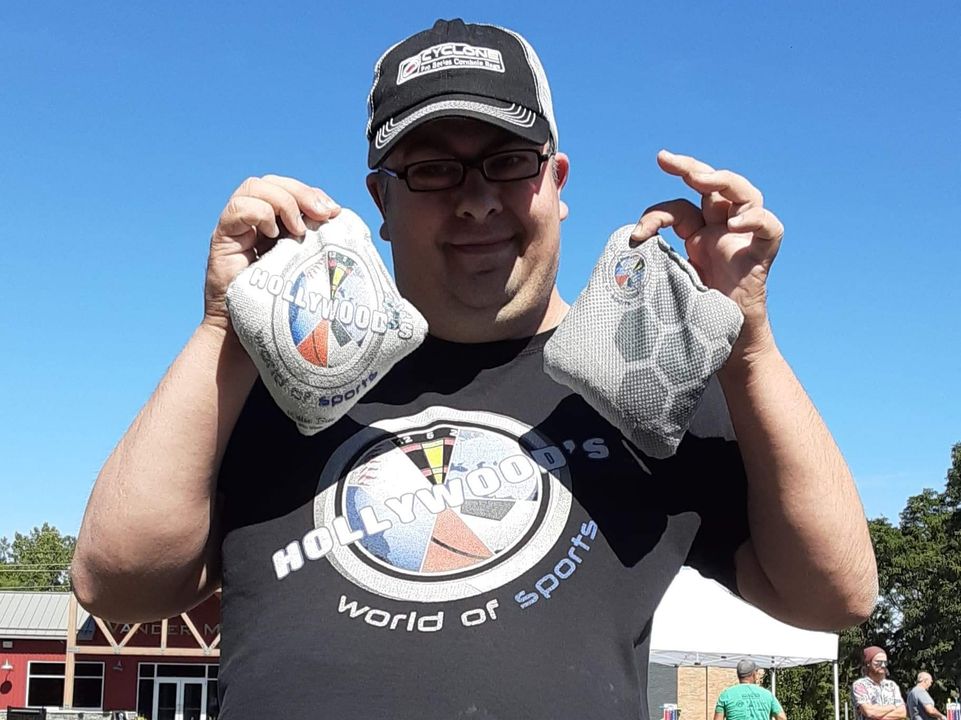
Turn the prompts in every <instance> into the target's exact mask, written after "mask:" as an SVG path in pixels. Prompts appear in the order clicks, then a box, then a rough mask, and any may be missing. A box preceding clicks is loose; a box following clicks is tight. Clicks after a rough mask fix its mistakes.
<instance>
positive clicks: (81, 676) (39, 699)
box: [27, 662, 103, 710]
mask: <svg viewBox="0 0 961 720" xmlns="http://www.w3.org/2000/svg"><path fill="white" fill-rule="evenodd" d="M64 672H65V666H64V663H62V662H30V663H28V665H27V705H28V706H30V707H60V705H61V704H62V703H63V682H64ZM102 705H103V663H102V662H78V663H77V664H76V665H75V666H74V677H73V706H74V708H76V709H78V710H99V709H100V708H101V707H102Z"/></svg>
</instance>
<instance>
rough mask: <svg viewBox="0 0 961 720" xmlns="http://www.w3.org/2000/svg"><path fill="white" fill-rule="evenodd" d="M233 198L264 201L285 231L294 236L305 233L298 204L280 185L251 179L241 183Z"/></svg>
mask: <svg viewBox="0 0 961 720" xmlns="http://www.w3.org/2000/svg"><path fill="white" fill-rule="evenodd" d="M267 177H270V176H267ZM234 196H241V197H242V196H248V197H252V198H257V199H258V200H264V201H266V202H267V203H269V204H270V205H271V207H273V209H274V214H275V215H278V216H280V219H281V220H282V221H283V223H284V227H286V228H287V230H289V231H290V232H292V233H293V234H294V235H303V234H304V233H306V232H307V226H306V225H304V221H303V220H302V219H301V215H300V213H301V210H300V204H299V203H298V201H297V199H296V198H295V197H294V196H293V195H292V194H291V193H290V192H289V191H288V190H287V189H286V188H285V187H283V186H282V185H279V184H277V183H274V182H271V181H270V180H266V179H264V178H258V177H251V178H247V179H246V180H244V181H243V183H241V185H240V187H239V188H237V192H235V193H234Z"/></svg>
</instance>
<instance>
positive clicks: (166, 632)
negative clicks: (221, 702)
mask: <svg viewBox="0 0 961 720" xmlns="http://www.w3.org/2000/svg"><path fill="white" fill-rule="evenodd" d="M71 619H73V621H72V622H71ZM219 645H220V597H219V594H217V595H214V596H212V597H211V598H209V599H208V600H207V601H205V602H203V603H201V604H200V605H198V606H197V607H196V608H194V609H193V610H191V611H190V612H189V613H183V614H182V615H180V616H178V617H175V618H169V619H166V620H160V621H157V622H152V623H136V624H132V625H126V624H118V623H108V622H105V621H103V620H101V619H100V618H96V617H94V616H92V615H90V614H89V613H87V612H86V611H85V610H83V609H82V608H80V607H79V606H78V605H77V602H76V599H75V598H74V596H73V594H72V593H59V592H19V591H0V710H7V709H8V708H18V707H47V708H64V709H72V710H76V711H89V712H92V711H99V713H104V712H110V711H128V712H129V711H136V713H137V714H139V715H142V716H144V717H146V718H149V719H150V720H214V719H215V718H216V717H217V714H218V703H217V670H218V667H219V659H220V650H219V649H218V648H219ZM89 716H90V715H89V714H88V717H89Z"/></svg>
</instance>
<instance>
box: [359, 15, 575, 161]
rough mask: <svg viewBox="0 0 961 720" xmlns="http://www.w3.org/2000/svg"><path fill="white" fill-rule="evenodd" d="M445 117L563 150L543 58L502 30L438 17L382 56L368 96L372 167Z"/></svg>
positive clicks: (369, 156) (505, 30)
mask: <svg viewBox="0 0 961 720" xmlns="http://www.w3.org/2000/svg"><path fill="white" fill-rule="evenodd" d="M441 117H466V118H474V119H477V120H483V121H484V122H488V123H491V124H493V125H497V126H499V127H502V128H504V129H505V130H509V131H510V132H512V133H514V134H515V135H518V136H520V137H522V138H524V139H525V140H530V141H531V142H534V143H545V142H547V141H548V140H551V142H552V145H553V147H555V148H556V147H557V124H556V123H555V122H554V109H553V105H552V103H551V90H550V87H549V86H548V84H547V76H546V75H545V74H544V67H543V66H542V65H541V61H540V59H539V58H538V57H537V53H535V52H534V48H532V47H531V45H530V43H528V42H527V40H525V39H524V38H523V37H521V36H520V35H519V34H517V33H516V32H513V31H512V30H507V29H505V28H502V27H497V26H495V25H480V24H473V23H465V22H464V21H463V20H460V19H458V20H438V21H437V22H436V23H434V26H433V27H432V28H430V29H429V30H424V31H422V32H419V33H417V34H415V35H411V36H410V37H409V38H407V39H406V40H402V41H401V42H399V43H397V44H396V45H394V46H393V47H391V48H390V49H388V50H387V52H385V53H384V54H383V55H381V57H380V59H379V60H378V61H377V64H376V65H375V66H374V83H373V85H372V87H371V89H370V96H369V97H368V99H367V140H368V141H369V142H370V150H369V152H368V155H367V165H368V167H370V168H376V167H379V166H380V164H381V163H382V162H383V161H384V158H386V157H387V155H388V154H389V153H390V151H391V150H393V148H394V146H395V145H396V143H397V141H398V140H400V139H401V138H402V137H403V136H404V135H405V134H407V133H408V132H410V131H411V130H413V129H414V128H415V127H417V126H419V125H422V124H423V123H425V122H428V121H430V120H436V119H437V118H441Z"/></svg>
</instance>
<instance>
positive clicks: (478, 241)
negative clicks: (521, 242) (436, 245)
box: [448, 236, 514, 255]
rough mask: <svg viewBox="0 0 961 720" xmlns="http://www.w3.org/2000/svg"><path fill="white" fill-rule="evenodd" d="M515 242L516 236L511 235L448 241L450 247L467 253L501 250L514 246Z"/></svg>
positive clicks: (455, 250)
mask: <svg viewBox="0 0 961 720" xmlns="http://www.w3.org/2000/svg"><path fill="white" fill-rule="evenodd" d="M513 244H514V238H513V236H510V237H489V238H472V239H467V240H458V241H457V242H452V243H448V247H449V248H450V249H451V250H453V251H454V252H456V253H463V254H465V255H483V254H486V253H495V252H499V251H501V250H504V249H506V248H508V247H510V246H512V245H513Z"/></svg>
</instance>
